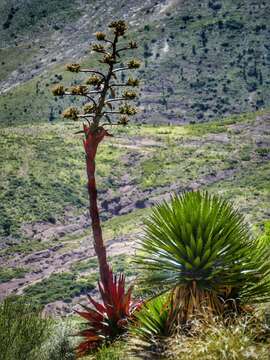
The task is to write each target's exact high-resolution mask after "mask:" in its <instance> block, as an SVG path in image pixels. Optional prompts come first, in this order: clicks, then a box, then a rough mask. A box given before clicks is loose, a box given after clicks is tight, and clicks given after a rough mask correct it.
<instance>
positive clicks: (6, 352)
mask: <svg viewBox="0 0 270 360" xmlns="http://www.w3.org/2000/svg"><path fill="white" fill-rule="evenodd" d="M49 326H50V322H49V321H47V320H45V319H42V318H41V317H40V311H39V310H37V309H36V308H35V307H34V306H33V305H31V304H28V303H25V302H24V300H23V299H22V298H13V297H12V298H7V299H5V300H4V302H2V303H0V340H1V341H0V358H1V359H5V360H14V359H20V360H37V352H38V351H39V348H40V346H41V344H42V343H43V342H44V340H45V339H46V337H47V336H48V330H49Z"/></svg>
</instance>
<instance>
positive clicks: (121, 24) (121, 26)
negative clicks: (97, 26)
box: [109, 20, 128, 36]
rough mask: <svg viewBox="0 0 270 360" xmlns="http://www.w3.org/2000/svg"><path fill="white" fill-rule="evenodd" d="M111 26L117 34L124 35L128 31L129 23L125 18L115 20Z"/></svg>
mask: <svg viewBox="0 0 270 360" xmlns="http://www.w3.org/2000/svg"><path fill="white" fill-rule="evenodd" d="M109 28H111V29H113V31H114V33H115V35H118V36H123V35H124V34H125V32H126V31H127V28H128V27H127V24H126V22H125V21H124V20H118V21H113V22H112V23H111V24H110V25H109Z"/></svg>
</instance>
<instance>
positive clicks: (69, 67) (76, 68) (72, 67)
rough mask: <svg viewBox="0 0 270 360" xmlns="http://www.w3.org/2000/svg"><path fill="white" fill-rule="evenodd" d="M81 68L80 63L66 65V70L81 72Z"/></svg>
mask: <svg viewBox="0 0 270 360" xmlns="http://www.w3.org/2000/svg"><path fill="white" fill-rule="evenodd" d="M80 68H81V65H80V64H67V65H66V70H68V71H71V72H76V73H77V72H79V71H80Z"/></svg>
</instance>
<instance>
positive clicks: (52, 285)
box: [24, 272, 97, 305]
mask: <svg viewBox="0 0 270 360" xmlns="http://www.w3.org/2000/svg"><path fill="white" fill-rule="evenodd" d="M96 281H97V274H91V275H88V276H84V277H83V276H78V275H77V274H76V273H71V272H64V273H57V274H53V275H51V276H50V277H49V278H47V279H46V278H45V279H44V280H42V281H41V282H37V283H36V284H33V285H31V286H29V287H27V288H26V289H25V291H24V294H25V297H26V298H30V299H31V300H32V301H34V302H35V303H37V304H41V305H46V304H48V303H50V302H54V301H56V300H61V301H64V302H70V301H71V300H72V299H73V298H74V297H75V296H79V295H83V294H87V293H89V292H90V291H91V290H93V289H94V288H95V286H96Z"/></svg>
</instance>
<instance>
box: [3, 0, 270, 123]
mask: <svg viewBox="0 0 270 360" xmlns="http://www.w3.org/2000/svg"><path fill="white" fill-rule="evenodd" d="M269 17H270V3H269V2H268V1H252V0H245V1H240V0H236V1H232V0H223V1H216V0H210V1H208V0H207V1H206V0H203V1H200V2H198V1H195V0H189V1H187V0H164V1H154V0H146V1H142V0H138V1H125V0H115V1H108V0H107V1H101V0H94V1H90V0H88V1H87V0H75V1H73V2H66V1H62V0H54V1H53V0H47V1H43V2H40V1H39V0H28V1H7V0H5V1H4V0H0V27H1V32H0V42H1V46H0V64H1V67H0V85H1V92H2V93H3V95H2V96H1V98H0V106H1V109H2V111H1V113H0V120H1V121H2V122H4V123H16V122H27V121H30V122H33V121H48V120H54V119H57V118H58V117H59V113H61V111H62V109H63V107H64V106H65V104H63V102H61V104H60V102H56V101H55V99H54V98H53V97H52V96H51V94H50V91H49V90H50V87H51V85H52V84H53V83H56V82H59V81H60V80H61V79H62V78H63V77H64V79H65V77H66V76H67V75H66V74H64V72H63V64H64V63H65V62H67V61H72V60H74V59H78V60H79V59H80V58H83V59H84V60H83V61H85V62H89V60H88V58H89V56H88V54H89V52H88V49H89V43H90V42H91V40H92V39H93V35H92V34H93V32H94V31H96V30H100V29H104V27H105V24H107V23H108V22H110V21H111V20H112V19H113V18H125V19H126V20H127V21H128V22H129V23H130V28H131V31H132V33H133V36H135V37H136V38H137V40H138V42H139V45H140V51H139V54H138V55H139V56H140V57H141V58H142V59H143V62H144V66H143V67H142V69H141V70H140V72H139V75H140V77H141V78H142V79H143V85H142V89H141V90H142V94H141V95H142V96H141V98H140V102H139V105H140V107H141V114H140V115H139V118H141V119H142V120H143V121H151V122H166V123H167V122H172V123H182V122H188V121H205V120H211V119H215V118H218V117H222V116H226V115H228V114H232V113H242V112H246V111H253V110H256V109H261V108H264V107H269V106H270V91H269V90H270V42H269V39H270V25H269Z"/></svg>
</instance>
